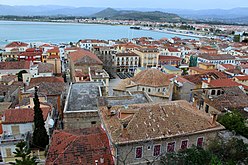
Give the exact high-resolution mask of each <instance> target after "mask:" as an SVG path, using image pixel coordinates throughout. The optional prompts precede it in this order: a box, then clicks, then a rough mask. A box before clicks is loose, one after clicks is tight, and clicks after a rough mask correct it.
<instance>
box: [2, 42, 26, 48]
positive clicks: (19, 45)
mask: <svg viewBox="0 0 248 165" xmlns="http://www.w3.org/2000/svg"><path fill="white" fill-rule="evenodd" d="M26 46H28V44H27V43H24V42H19V41H17V42H11V43H9V44H8V45H6V46H5V48H14V47H26Z"/></svg>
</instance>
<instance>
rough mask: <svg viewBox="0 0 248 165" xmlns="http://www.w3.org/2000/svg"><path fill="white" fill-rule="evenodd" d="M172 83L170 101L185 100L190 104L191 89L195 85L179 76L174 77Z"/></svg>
mask: <svg viewBox="0 0 248 165" xmlns="http://www.w3.org/2000/svg"><path fill="white" fill-rule="evenodd" d="M173 82H174V88H173V96H172V100H187V101H188V102H191V100H192V89H195V88H196V87H197V85H196V84H194V83H193V82H191V81H189V80H187V79H185V78H183V77H181V76H177V77H175V78H174V79H173Z"/></svg>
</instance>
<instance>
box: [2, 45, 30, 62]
mask: <svg viewBox="0 0 248 165" xmlns="http://www.w3.org/2000/svg"><path fill="white" fill-rule="evenodd" d="M28 48H29V45H28V44H27V43H24V42H19V41H17V42H16V41H15V42H11V43H9V44H7V45H6V46H5V47H4V50H5V51H4V52H3V53H2V61H6V60H7V59H9V58H10V59H16V60H17V59H18V54H19V53H21V52H25V51H26V49H28Z"/></svg>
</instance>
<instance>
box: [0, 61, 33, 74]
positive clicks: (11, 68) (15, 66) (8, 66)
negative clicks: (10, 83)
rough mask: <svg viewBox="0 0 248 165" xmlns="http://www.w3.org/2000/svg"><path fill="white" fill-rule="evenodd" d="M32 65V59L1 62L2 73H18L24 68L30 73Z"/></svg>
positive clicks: (0, 69) (0, 70)
mask: <svg viewBox="0 0 248 165" xmlns="http://www.w3.org/2000/svg"><path fill="white" fill-rule="evenodd" d="M31 65H32V63H31V62H30V61H16V62H0V74H12V75H16V74H18V73H19V72H20V71H23V70H24V71H26V72H27V73H29V72H30V68H31Z"/></svg>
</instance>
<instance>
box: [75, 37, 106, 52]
mask: <svg viewBox="0 0 248 165" xmlns="http://www.w3.org/2000/svg"><path fill="white" fill-rule="evenodd" d="M77 46H78V47H80V48H82V49H85V50H91V49H92V47H93V46H108V43H107V42H106V41H104V40H95V39H85V40H80V41H79V42H78V43H77Z"/></svg>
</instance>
